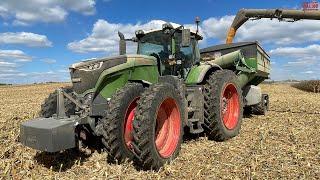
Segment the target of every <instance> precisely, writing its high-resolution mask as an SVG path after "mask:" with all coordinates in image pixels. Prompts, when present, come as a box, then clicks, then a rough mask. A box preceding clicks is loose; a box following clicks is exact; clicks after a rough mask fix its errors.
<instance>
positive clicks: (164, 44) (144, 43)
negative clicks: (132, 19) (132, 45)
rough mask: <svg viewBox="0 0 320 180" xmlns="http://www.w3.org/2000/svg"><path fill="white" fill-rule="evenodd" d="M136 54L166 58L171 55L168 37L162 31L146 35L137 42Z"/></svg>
mask: <svg viewBox="0 0 320 180" xmlns="http://www.w3.org/2000/svg"><path fill="white" fill-rule="evenodd" d="M138 54H143V55H149V56H159V58H160V59H165V58H168V57H169V55H170V54H171V39H170V35H168V34H164V33H163V32H162V31H159V32H155V33H150V34H146V35H145V36H144V37H142V38H141V39H140V41H139V45H138Z"/></svg>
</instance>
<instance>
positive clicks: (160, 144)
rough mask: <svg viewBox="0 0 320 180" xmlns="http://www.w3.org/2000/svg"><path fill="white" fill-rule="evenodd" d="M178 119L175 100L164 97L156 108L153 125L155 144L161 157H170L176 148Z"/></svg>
mask: <svg viewBox="0 0 320 180" xmlns="http://www.w3.org/2000/svg"><path fill="white" fill-rule="evenodd" d="M180 121H181V117H180V111H179V108H178V106H177V104H176V102H175V100H174V99H172V98H167V99H165V100H164V101H163V102H162V103H161V105H160V107H159V109H158V113H157V122H156V127H155V145H156V147H157V150H158V153H159V154H160V156H162V157H163V158H168V157H170V156H171V155H172V154H173V153H174V152H175V150H176V148H177V145H178V143H179V139H180V130H181V127H180V126H181V123H180Z"/></svg>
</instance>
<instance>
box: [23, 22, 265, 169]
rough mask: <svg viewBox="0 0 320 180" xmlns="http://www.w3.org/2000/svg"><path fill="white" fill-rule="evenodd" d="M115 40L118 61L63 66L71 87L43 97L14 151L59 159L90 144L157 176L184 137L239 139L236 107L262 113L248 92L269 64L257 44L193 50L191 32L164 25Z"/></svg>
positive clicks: (256, 91)
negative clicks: (131, 49)
mask: <svg viewBox="0 0 320 180" xmlns="http://www.w3.org/2000/svg"><path fill="white" fill-rule="evenodd" d="M197 24H198V23H197ZM119 37H120V43H119V51H120V55H119V56H117V57H110V58H101V59H91V60H87V61H82V62H79V63H76V64H73V65H71V67H70V74H71V81H72V87H70V88H60V89H58V90H57V91H55V92H54V93H52V94H50V96H49V97H48V98H47V99H46V100H45V102H44V104H43V105H42V107H41V112H40V115H41V116H40V117H39V118H37V119H33V120H29V121H26V122H24V123H22V124H21V128H20V133H21V134H20V141H21V143H22V144H24V145H25V146H28V147H31V148H34V149H37V150H41V151H46V152H59V151H62V150H66V149H71V148H76V147H78V146H80V144H82V145H83V144H84V145H85V144H90V142H92V141H93V139H96V138H98V139H99V140H100V141H101V142H102V143H101V144H103V146H104V148H105V149H106V151H107V153H108V157H109V159H111V160H114V161H115V162H118V163H121V162H124V161H125V160H126V159H129V160H137V161H138V162H139V163H140V165H141V166H142V167H144V168H145V169H159V168H160V167H162V166H163V165H164V164H165V163H168V162H170V161H171V160H173V159H174V158H175V157H176V156H177V155H178V154H179V151H180V147H181V143H182V140H183V135H184V133H188V134H206V136H207V137H208V138H209V139H212V140H216V141H225V140H228V139H230V138H232V137H234V136H236V135H237V134H238V133H239V131H240V126H241V121H242V116H243V109H244V108H250V109H255V111H256V112H257V113H259V114H265V113H266V110H267V108H268V96H267V95H264V94H262V93H261V89H260V88H259V87H257V86H256V85H258V84H259V83H261V82H262V81H263V80H265V79H267V78H268V75H269V71H270V61H269V59H268V58H269V57H268V55H267V54H266V53H265V52H264V51H263V49H262V48H261V47H260V45H259V44H258V43H256V42H251V43H238V44H229V45H221V46H214V47H209V48H206V49H203V50H201V51H200V49H199V47H198V41H199V40H201V39H202V37H201V36H200V35H199V34H198V30H197V31H195V32H193V31H191V30H190V29H186V28H184V26H178V27H174V26H173V25H172V24H170V23H166V24H164V25H163V27H162V29H158V30H152V31H149V32H146V31H143V30H138V31H136V33H135V37H133V38H132V39H125V37H124V36H123V34H122V33H119ZM126 41H134V42H136V43H137V44H138V46H137V54H134V55H127V54H126Z"/></svg>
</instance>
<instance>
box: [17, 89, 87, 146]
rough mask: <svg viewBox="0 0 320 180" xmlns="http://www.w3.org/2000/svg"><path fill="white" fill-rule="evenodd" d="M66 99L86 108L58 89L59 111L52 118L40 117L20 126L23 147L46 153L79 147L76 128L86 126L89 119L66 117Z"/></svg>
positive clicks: (73, 116) (81, 107)
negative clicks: (80, 125) (81, 125)
mask: <svg viewBox="0 0 320 180" xmlns="http://www.w3.org/2000/svg"><path fill="white" fill-rule="evenodd" d="M65 98H68V99H69V100H70V101H72V102H73V103H74V104H75V105H76V106H77V107H78V108H80V109H84V110H85V109H86V106H85V105H83V104H81V103H80V102H79V101H77V100H76V99H74V98H73V97H72V96H70V95H69V94H68V93H66V92H65V91H64V90H63V89H61V88H59V89H57V111H56V114H54V115H52V117H49V118H45V117H39V118H36V119H32V120H30V121H26V122H23V123H22V124H21V126H20V141H21V143H22V144H23V145H25V146H28V147H31V148H33V149H37V150H41V151H46V152H59V151H61V150H65V149H71V148H75V147H77V142H78V141H77V138H76V133H75V132H76V126H78V125H79V124H86V123H87V122H88V119H87V117H85V116H82V117H80V116H79V115H70V117H68V116H67V115H66V109H65V103H64V102H65Z"/></svg>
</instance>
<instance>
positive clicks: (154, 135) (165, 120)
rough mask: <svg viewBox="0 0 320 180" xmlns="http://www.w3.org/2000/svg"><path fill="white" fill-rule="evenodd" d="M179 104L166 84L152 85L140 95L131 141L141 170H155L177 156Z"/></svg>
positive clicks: (180, 132)
mask: <svg viewBox="0 0 320 180" xmlns="http://www.w3.org/2000/svg"><path fill="white" fill-rule="evenodd" d="M182 101H183V100H182V98H181V96H180V95H179V91H178V90H177V89H176V88H174V86H173V85H171V84H168V83H159V84H156V85H154V86H152V87H150V88H149V89H148V90H146V91H145V92H144V93H143V95H141V99H140V100H139V101H138V106H137V112H136V118H135V120H134V123H133V129H134V134H133V137H134V145H135V147H134V148H135V152H136V154H137V155H138V156H139V159H140V160H141V161H142V162H141V163H142V164H143V165H142V166H143V167H144V168H145V169H156V170H158V169H159V168H160V167H162V166H163V165H164V164H165V163H168V162H170V161H171V160H173V159H174V158H175V157H176V156H177V155H178V153H179V151H180V147H181V142H182V137H183V122H184V115H183V114H182V111H181V107H183V102H182Z"/></svg>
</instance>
